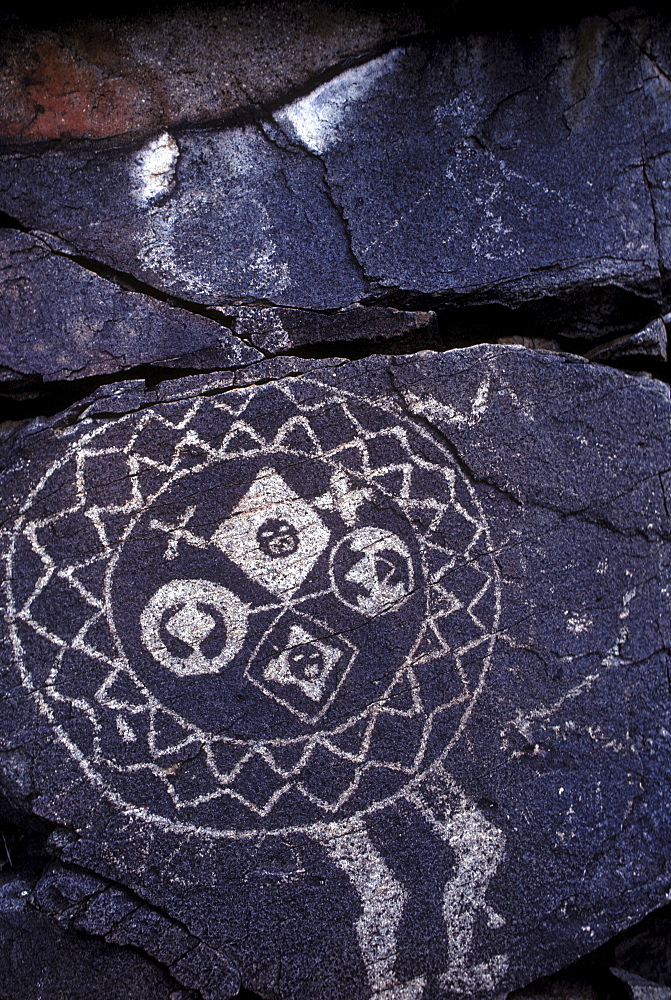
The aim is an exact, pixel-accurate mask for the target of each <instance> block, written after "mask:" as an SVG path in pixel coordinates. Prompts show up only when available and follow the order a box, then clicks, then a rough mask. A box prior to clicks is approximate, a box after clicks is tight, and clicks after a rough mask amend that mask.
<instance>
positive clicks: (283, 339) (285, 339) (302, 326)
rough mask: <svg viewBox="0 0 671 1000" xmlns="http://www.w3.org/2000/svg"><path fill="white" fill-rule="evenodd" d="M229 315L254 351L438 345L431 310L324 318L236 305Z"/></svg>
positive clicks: (363, 310)
mask: <svg viewBox="0 0 671 1000" xmlns="http://www.w3.org/2000/svg"><path fill="white" fill-rule="evenodd" d="M234 313H235V316H236V323H235V330H236V333H237V334H238V335H239V336H240V337H242V338H243V339H245V340H248V341H249V342H250V343H251V344H253V345H254V347H258V348H260V349H262V350H264V351H268V352H269V353H272V354H275V353H278V354H279V353H284V352H285V351H289V350H294V349H297V348H298V349H300V348H314V347H315V346H316V345H318V344H328V345H329V348H331V345H333V344H334V343H335V344H338V343H342V344H351V343H352V341H372V342H373V343H377V344H378V345H379V346H380V347H381V348H382V349H383V350H385V351H386V352H391V351H392V350H393V349H394V348H395V347H397V345H400V346H401V347H405V348H406V349H407V347H408V345H409V343H410V342H411V341H412V340H413V339H414V340H415V341H417V340H421V341H422V346H423V347H437V346H438V344H439V338H438V330H437V323H436V314H435V313H433V312H417V311H415V312H407V311H403V310H401V309H390V308H384V307H380V306H367V307H364V306H352V307H350V308H349V309H342V310H340V311H338V312H335V313H327V314H324V313H315V312H308V311H307V310H306V311H302V310H298V309H259V308H257V307H255V306H247V307H245V306H241V307H238V308H237V309H234ZM394 341H395V342H396V343H394ZM395 353H400V351H396V352H395Z"/></svg>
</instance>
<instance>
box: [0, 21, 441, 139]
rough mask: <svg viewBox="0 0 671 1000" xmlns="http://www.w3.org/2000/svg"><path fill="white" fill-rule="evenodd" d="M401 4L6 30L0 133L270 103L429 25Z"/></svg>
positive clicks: (173, 120)
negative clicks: (377, 8)
mask: <svg viewBox="0 0 671 1000" xmlns="http://www.w3.org/2000/svg"><path fill="white" fill-rule="evenodd" d="M423 27H424V25H423V21H422V18H421V16H420V15H419V14H417V13H415V12H413V11H411V10H410V9H409V8H408V7H405V6H401V5H399V4H396V5H390V6H389V7H388V8H387V9H386V10H384V11H375V12H374V11H370V12H366V11H361V10H359V11H357V12H356V17H355V16H354V15H353V13H352V11H350V10H348V8H347V7H338V8H337V9H336V8H334V7H332V6H329V5H328V4H325V3H323V4H307V3H305V2H303V3H298V4H293V3H286V2H285V3H273V4H271V3H259V4H250V3H243V4H238V5H233V4H231V5H228V6H226V7H225V8H224V7H222V8H209V9H202V10H196V11H194V10H189V11H188V12H187V11H185V10H179V9H178V10H173V11H165V12H163V13H161V14H160V15H156V14H155V15H147V16H145V17H144V18H142V19H134V20H133V21H131V20H130V19H127V18H116V19H112V18H110V19H105V20H102V19H101V20H86V21H77V22H74V23H71V24H68V25H66V26H64V27H63V28H59V29H57V30H54V31H52V30H49V31H47V30H37V29H35V28H31V27H28V26H26V25H24V24H22V23H21V22H20V21H19V20H18V19H17V20H14V21H13V22H10V25H9V30H7V31H6V33H5V36H4V40H2V41H0V137H1V138H4V139H9V140H14V141H16V140H27V141H40V140H49V139H103V138H109V137H112V136H118V135H124V134H132V135H142V134H146V133H148V132H151V131H152V130H155V129H157V128H162V127H166V126H175V125H187V124H202V123H204V122H216V121H220V120H221V119H228V118H231V117H233V116H235V114H236V113H239V112H240V111H242V110H244V109H247V110H249V109H250V108H252V107H257V106H258V105H265V104H270V105H272V104H273V103H274V102H276V101H277V100H279V99H281V98H282V97H283V96H286V95H291V94H293V93H295V92H297V91H300V90H301V88H303V87H305V86H306V85H307V84H308V83H310V82H311V81H312V80H319V79H321V78H322V77H324V76H328V75H329V72H330V71H332V70H333V69H335V68H336V67H338V66H340V65H342V64H343V63H347V62H348V61H349V60H356V59H357V58H359V57H361V56H364V55H367V54H369V53H375V52H377V51H379V50H380V51H381V50H384V49H385V48H386V47H388V46H389V45H390V44H392V43H394V44H398V40H399V38H403V37H413V36H416V35H417V34H418V33H420V32H421V31H422V30H423Z"/></svg>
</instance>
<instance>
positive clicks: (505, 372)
mask: <svg viewBox="0 0 671 1000" xmlns="http://www.w3.org/2000/svg"><path fill="white" fill-rule="evenodd" d="M291 365H293V366H294V367H293V370H292V369H291V368H290V367H289V366H291ZM310 365H311V366H312V367H311V368H310ZM255 368H256V366H251V367H250V368H248V369H246V370H245V371H244V372H242V373H233V372H231V373H228V374H226V373H222V375H221V376H215V375H202V376H194V377H193V378H190V379H185V380H181V381H179V380H178V381H176V382H173V383H171V384H168V383H166V390H167V391H166V394H165V395H164V396H163V397H161V396H160V394H159V393H160V392H162V391H163V389H160V390H153V391H152V392H144V391H143V389H142V386H141V384H137V383H129V384H128V385H127V386H126V387H125V388H124V387H123V386H107V387H103V388H101V390H99V394H98V396H97V398H96V399H95V400H92V401H91V405H90V406H87V405H86V404H83V405H82V404H80V405H78V406H77V408H76V409H75V410H73V411H69V412H66V413H64V414H62V415H60V416H58V417H56V418H53V419H50V420H41V421H37V422H35V423H33V424H32V425H29V426H27V427H25V428H23V429H20V430H18V431H17V432H16V433H15V434H14V435H13V437H11V438H10V439H9V440H8V441H7V443H6V444H5V447H4V459H3V473H2V493H3V497H4V498H5V503H6V506H7V514H6V520H5V524H4V528H3V535H2V546H3V552H4V555H5V562H4V565H5V567H6V569H5V572H6V581H7V583H6V587H5V589H4V591H3V595H4V596H3V599H4V601H5V602H6V603H5V610H4V621H5V624H6V633H5V638H4V642H3V646H2V656H3V671H2V685H3V691H4V695H5V697H4V699H3V700H2V702H0V714H1V720H0V721H1V723H2V731H3V732H4V733H5V736H4V741H3V745H2V755H1V756H0V783H1V786H2V789H3V793H4V795H5V797H6V798H7V799H8V801H9V802H11V803H12V805H13V808H14V809H15V810H16V811H17V812H19V813H20V812H21V811H23V812H24V813H25V814H29V815H31V816H33V817H39V818H41V820H42V821H43V822H47V823H49V824H51V825H53V826H54V834H53V835H52V838H51V845H52V850H54V851H55V852H56V853H57V855H58V856H59V858H60V863H59V865H58V866H56V868H54V869H52V870H50V871H48V872H47V873H45V876H44V880H45V881H44V882H43V885H42V887H41V891H40V893H39V894H36V895H39V899H41V900H42V901H43V902H42V905H45V906H46V907H47V909H48V906H49V902H48V901H49V900H50V899H52V898H53V897H54V892H53V891H52V890H53V889H54V885H55V886H56V888H57V890H58V891H57V893H56V894H55V895H56V898H57V899H58V900H62V899H65V900H66V901H67V902H66V906H65V909H66V910H68V911H69V908H70V907H71V906H73V907H74V908H75V909H76V912H77V916H76V921H77V923H76V925H77V926H81V927H82V928H87V929H88V933H94V934H99V935H102V936H103V937H105V936H107V935H108V934H109V930H108V929H107V928H109V926H110V924H111V925H112V926H113V927H114V928H116V929H115V930H114V931H113V935H112V936H111V937H110V940H118V941H119V942H121V943H131V944H134V945H135V946H136V947H139V948H141V949H143V950H145V951H146V952H147V953H148V954H149V955H153V956H155V957H156V958H157V960H158V961H160V962H162V963H164V964H165V965H166V967H168V968H169V969H170V972H171V974H172V975H173V977H174V978H175V980H176V981H177V982H178V983H180V985H181V986H183V987H184V988H189V989H196V990H198V991H199V992H200V994H201V996H202V997H203V1000H215V998H216V1000H222V998H224V997H226V996H232V995H233V994H234V993H235V991H236V990H237V988H238V984H239V983H240V982H241V983H242V984H243V985H244V986H246V987H248V988H252V989H254V990H256V991H258V993H259V994H261V995H272V996H274V997H277V998H285V997H286V998H289V997H296V998H311V997H314V998H315V1000H316V998H319V1000H329V998H336V997H337V998H341V997H342V996H347V997H348V998H352V1000H356V998H359V997H360V998H364V997H369V996H371V995H374V996H388V995H394V994H396V995H397V996H399V997H403V998H404V1000H413V998H417V1000H418V998H419V997H423V998H426V1000H434V998H435V1000H438V998H443V997H465V996H474V995H483V994H487V995H489V994H492V995H494V994H495V995H500V994H501V993H502V992H505V991H507V990H509V989H512V988H514V987H516V986H520V985H522V984H524V983H527V982H529V981H530V980H532V979H533V978H534V977H535V976H537V975H538V974H540V973H541V972H542V973H547V972H549V971H552V970H553V969H558V968H560V967H562V966H563V965H565V964H566V962H567V961H570V960H571V959H572V958H575V957H578V955H580V954H583V953H584V952H585V951H587V950H589V949H591V948H593V947H595V946H596V945H598V944H600V943H601V942H603V941H605V940H607V939H608V938H609V937H610V936H612V934H613V933H615V932H616V931H618V930H620V929H622V928H623V927H625V926H628V925H629V924H631V923H632V922H633V921H635V920H636V919H637V918H639V917H640V916H641V915H642V914H644V913H645V912H647V911H649V910H650V909H651V908H653V907H654V906H656V905H659V904H661V903H662V902H663V901H664V900H665V899H666V898H667V894H668V892H669V889H670V887H671V871H670V869H669V861H670V858H669V846H668V845H669V843H671V839H670V836H669V834H670V833H671V831H670V830H669V819H668V808H667V797H668V772H669V752H668V743H667V740H666V737H665V732H667V731H668V728H669V725H671V719H669V699H668V668H669V625H670V621H669V604H668V597H667V596H666V595H667V594H668V591H667V590H666V589H665V588H668V585H669V580H668V574H669V564H670V560H671V550H670V542H671V532H670V524H669V515H668V510H667V501H666V498H665V491H666V490H667V489H668V478H669V476H670V475H671V472H670V471H669V469H670V468H671V463H670V462H669V450H668V421H669V416H670V410H671V404H670V402H669V393H668V389H667V388H666V387H665V386H663V385H662V384H661V383H658V382H656V381H654V380H652V379H641V378H637V377H633V376H628V375H625V374H622V373H619V372H616V371H614V370H611V369H608V368H605V367H602V366H595V365H592V364H590V363H589V362H587V361H583V360H581V359H578V358H575V357H570V356H567V355H555V354H551V353H536V352H532V351H529V350H527V349H525V348H521V347H518V348H515V347H508V348H505V347H495V346H489V347H487V346H485V347H477V348H471V349H468V350H463V351H453V352H449V353H447V354H443V355H438V354H432V353H430V352H427V353H425V354H420V355H417V356H413V357H398V358H395V359H384V358H369V359H366V360H365V361H360V362H350V363H346V362H343V361H340V362H334V361H331V362H324V363H317V362H311V363H310V362H308V361H301V360H300V359H290V358H284V359H275V360H273V361H269V362H263V363H262V364H261V365H259V366H258V370H257V376H258V377H257V380H256V381H254V371H255ZM301 371H302V373H301ZM239 378H244V379H245V380H246V381H247V383H248V384H247V386H246V387H240V388H236V387H235V382H236V380H238V379H239ZM73 866H77V867H76V869H73ZM73 872H75V875H74V876H73V874H72V873H73ZM73 879H74V881H73ZM86 879H89V882H86ZM54 880H55V881H54ZM68 880H70V881H69V882H68ZM101 882H102V884H103V885H104V886H105V889H104V890H101ZM67 885H70V886H71V888H68V889H65V888H64V886H67ZM44 900H46V903H45V902H44ZM139 900H141V901H142V903H141V906H138V901H139ZM58 906H59V907H60V906H62V904H61V903H58ZM134 908H135V911H137V912H135V915H134V916H133V917H132V919H131V917H130V914H131V913H133V912H134ZM73 919H75V918H73ZM185 942H186V943H185ZM194 942H197V943H196V944H195V946H192V945H194ZM158 948H162V949H163V951H162V952H161V954H159V952H158V950H157V949H158Z"/></svg>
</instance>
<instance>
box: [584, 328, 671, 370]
mask: <svg viewBox="0 0 671 1000" xmlns="http://www.w3.org/2000/svg"><path fill="white" fill-rule="evenodd" d="M586 357H588V358H590V359H591V360H592V361H605V362H610V361H619V360H621V359H622V358H654V359H657V360H659V361H666V360H667V336H666V326H665V325H664V321H663V320H661V319H656V320H654V321H653V322H652V323H648V325H647V326H646V327H644V328H643V329H642V330H639V331H638V333H632V334H629V335H628V336H626V337H617V338H616V339H615V340H610V341H608V342H607V343H605V344H599V346H598V347H594V348H593V349H592V350H591V351H588V352H587V354H586Z"/></svg>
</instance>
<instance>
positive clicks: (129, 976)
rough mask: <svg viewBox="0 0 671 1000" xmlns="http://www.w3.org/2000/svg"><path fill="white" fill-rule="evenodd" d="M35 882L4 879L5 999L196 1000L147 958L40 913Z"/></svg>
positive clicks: (1, 947) (0, 955)
mask: <svg viewBox="0 0 671 1000" xmlns="http://www.w3.org/2000/svg"><path fill="white" fill-rule="evenodd" d="M34 889H35V884H34V881H33V880H29V879H25V878H22V877H16V876H14V875H5V876H1V877H0V963H1V964H2V978H1V980H0V998H1V1000H43V998H44V997H49V1000H192V998H191V997H189V996H188V995H187V993H186V991H183V990H181V989H180V988H179V986H178V985H177V983H176V982H175V981H174V980H173V979H171V978H170V976H168V975H167V974H166V973H165V972H164V971H163V970H162V969H161V968H160V967H159V966H158V965H156V964H155V963H152V962H151V961H150V960H149V959H147V958H146V957H145V956H144V955H142V954H138V953H137V952H133V951H130V950H129V949H126V948H124V949H121V948H118V947H115V946H114V945H112V944H107V943H106V942H105V941H103V940H95V939H93V940H92V939H91V938H87V937H85V936H84V935H82V934H79V933H77V931H75V930H73V929H72V928H71V927H70V925H69V924H68V923H67V922H62V921H57V920H54V919H53V918H50V917H49V916H47V915H45V914H44V913H43V912H41V911H40V909H39V907H37V906H36V905H35V901H34V896H33V893H34Z"/></svg>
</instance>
